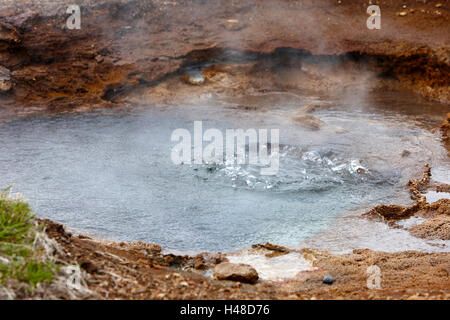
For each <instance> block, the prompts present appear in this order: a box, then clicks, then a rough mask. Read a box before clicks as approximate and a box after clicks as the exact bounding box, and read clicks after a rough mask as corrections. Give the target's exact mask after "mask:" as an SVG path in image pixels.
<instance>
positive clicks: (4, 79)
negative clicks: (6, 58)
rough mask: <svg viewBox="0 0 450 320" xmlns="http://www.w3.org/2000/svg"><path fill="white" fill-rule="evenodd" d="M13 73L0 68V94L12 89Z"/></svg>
mask: <svg viewBox="0 0 450 320" xmlns="http://www.w3.org/2000/svg"><path fill="white" fill-rule="evenodd" d="M12 85H13V84H12V81H11V72H10V71H9V70H8V69H6V68H5V67H2V66H0V92H2V91H3V92H7V91H9V90H11V88H12Z"/></svg>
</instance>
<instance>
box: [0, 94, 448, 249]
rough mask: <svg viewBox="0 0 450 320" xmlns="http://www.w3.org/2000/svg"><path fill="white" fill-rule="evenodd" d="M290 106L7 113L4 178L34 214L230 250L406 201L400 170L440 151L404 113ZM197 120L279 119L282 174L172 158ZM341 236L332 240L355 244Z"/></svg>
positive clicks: (262, 122)
mask: <svg viewBox="0 0 450 320" xmlns="http://www.w3.org/2000/svg"><path fill="white" fill-rule="evenodd" d="M300 103H302V101H300V102H299V104H300ZM296 108H297V107H296V106H295V105H294V104H292V105H290V106H285V105H282V104H281V103H280V104H278V105H274V106H273V108H272V109H270V110H265V111H264V112H258V111H250V112H241V111H236V110H235V109H233V108H231V105H230V108H224V107H223V103H218V104H214V103H205V104H204V105H194V106H190V107H189V108H187V107H168V108H147V109H143V110H131V111H130V110H127V111H125V110H121V111H102V112H96V113H85V114H78V115H70V114H69V115H57V116H42V117H34V118H23V119H18V120H14V121H9V122H6V123H4V124H2V125H1V126H0V138H1V139H0V151H1V152H0V163H1V166H0V177H1V178H2V180H1V183H2V185H4V186H5V187H6V186H8V185H14V189H15V190H16V191H20V192H21V193H23V195H24V197H25V198H26V199H28V200H29V202H30V203H31V205H32V207H33V209H34V210H35V212H36V214H37V215H39V216H45V217H48V218H51V219H54V220H56V221H59V222H62V223H66V224H67V225H69V226H70V227H72V228H76V229H79V230H86V231H88V232H92V233H96V234H104V235H105V236H107V237H108V238H113V239H117V240H124V241H127V240H142V241H147V242H155V243H158V244H160V245H162V246H163V247H165V248H168V249H176V250H194V251H202V250H210V251H228V250H237V249H242V248H246V247H250V246H251V245H252V244H254V243H261V242H263V243H265V242H271V243H276V244H279V245H285V246H298V245H299V244H300V243H302V241H305V240H306V239H310V238H312V237H314V236H315V235H317V234H320V233H321V232H324V231H325V230H328V229H329V228H330V227H331V226H333V224H334V223H335V219H336V218H337V217H338V216H340V215H342V214H343V213H345V212H349V211H350V210H352V209H355V208H359V213H362V211H363V210H365V209H368V208H370V207H372V206H374V205H376V204H379V203H389V202H395V203H401V202H404V203H409V201H410V200H409V196H408V194H407V192H406V190H405V188H404V184H405V183H406V181H407V180H408V179H409V178H410V177H411V175H412V173H415V172H417V171H420V170H421V167H422V166H423V163H424V162H430V163H431V164H432V165H433V163H438V162H439V161H441V160H440V159H441V158H442V157H443V154H444V153H443V152H442V151H441V145H440V142H439V139H438V138H437V137H435V136H434V135H433V134H431V133H429V132H428V131H427V130H425V129H422V128H420V127H418V126H415V125H411V124H408V123H407V122H405V121H403V118H402V117H401V116H400V115H399V116H393V115H386V114H383V113H382V112H380V113H376V112H374V111H371V112H366V113H365V112H355V111H354V110H352V111H351V112H350V111H347V107H346V106H342V108H335V109H330V110H327V111H320V112H318V113H317V117H319V118H320V120H321V121H323V122H324V123H325V124H326V127H324V128H323V129H321V130H316V131H313V130H310V129H308V128H304V127H302V126H299V125H297V124H296V123H295V121H293V120H292V116H293V115H294V114H295V113H296V112H298V111H297V109H296ZM197 120H202V121H203V123H204V124H205V126H207V127H210V128H217V129H219V130H223V132H225V129H227V128H256V129H258V128H279V129H280V151H279V154H280V167H279V171H278V173H277V174H276V175H274V176H262V175H261V174H260V170H259V169H260V168H259V166H258V165H246V164H242V165H238V164H230V163H224V164H213V163H209V164H206V163H204V164H201V165H187V164H185V165H174V164H173V163H172V161H171V159H170V153H171V148H172V147H173V144H172V143H171V140H170V137H171V133H172V132H173V131H174V130H175V129H177V128H187V129H188V130H192V128H193V122H194V121H197ZM399 145H401V146H402V149H407V150H409V151H410V154H411V155H410V156H409V157H408V158H406V159H405V158H402V156H401V151H402V150H399V147H398V146H399ZM364 228H366V229H365V230H366V231H367V232H368V233H370V226H366V225H364ZM362 232H363V231H362ZM344 238H345V237H342V239H337V238H334V239H333V241H334V243H333V245H335V246H339V241H341V245H342V244H343V243H347V244H348V245H349V247H352V246H355V243H354V242H351V243H348V242H345V241H344V242H342V240H343V239H344ZM323 239H324V241H328V240H327V237H323ZM375 242H376V241H375ZM315 245H317V246H325V247H326V246H327V244H326V243H320V244H317V243H315ZM341 247H342V246H341ZM399 249H401V248H399Z"/></svg>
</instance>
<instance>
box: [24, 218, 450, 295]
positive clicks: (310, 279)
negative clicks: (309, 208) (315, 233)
mask: <svg viewBox="0 0 450 320" xmlns="http://www.w3.org/2000/svg"><path fill="white" fill-rule="evenodd" d="M42 222H43V223H45V225H46V228H47V234H48V235H49V237H50V238H52V239H55V240H56V241H57V242H58V243H59V244H60V246H61V247H62V249H63V253H62V254H61V259H63V260H64V261H66V262H67V263H71V264H73V263H76V264H79V265H81V267H82V269H83V270H84V271H83V276H84V279H85V281H86V284H87V287H88V288H89V290H90V291H87V290H86V291H84V292H83V294H82V295H80V296H78V298H84V299H449V298H450V280H449V279H450V278H449V274H450V264H449V261H450V253H422V252H415V251H407V252H399V253H384V252H375V251H371V250H354V252H353V253H352V254H347V255H332V254H329V253H327V252H324V251H319V250H314V249H303V250H302V253H303V255H304V256H305V258H306V259H308V260H309V261H311V263H312V265H313V266H314V267H315V268H316V269H315V270H314V271H305V272H301V273H299V274H298V275H297V276H296V277H295V278H292V279H289V280H286V281H281V282H271V281H262V280H257V274H255V272H254V270H252V268H251V267H249V266H245V265H244V266H239V265H233V264H230V263H227V262H226V258H224V256H223V255H221V254H211V253H203V254H199V255H197V256H195V257H189V256H175V255H171V254H169V255H164V254H162V252H161V247H159V246H158V245H155V244H149V243H142V242H120V243H115V242H108V241H98V240H94V239H90V238H88V237H85V236H74V235H72V234H70V233H68V232H66V231H65V230H64V227H63V226H62V225H59V224H56V223H54V222H51V221H48V220H45V221H42ZM256 247H258V246H256ZM261 247H263V249H264V250H266V252H267V253H268V254H269V255H271V254H273V252H274V251H276V252H278V254H280V253H279V248H280V247H278V246H273V245H270V244H268V245H263V246H259V250H261ZM283 251H284V253H286V252H288V251H289V249H287V248H284V249H283ZM374 265H376V266H378V267H379V268H380V270H381V273H380V276H381V277H380V280H381V281H380V287H379V288H376V287H375V288H374V287H371V286H370V285H369V287H368V281H369V282H370V281H371V280H370V274H368V270H367V268H369V267H371V266H374ZM208 269H213V270H214V274H215V276H216V277H217V278H220V279H224V280H217V279H216V278H214V277H211V276H205V275H204V272H205V270H208ZM369 270H370V269H369ZM325 276H331V278H332V283H324V277H325ZM231 280H233V281H231ZM42 292H45V295H46V297H53V298H70V297H68V296H66V294H65V293H60V291H57V290H53V289H52V286H51V285H47V286H46V287H44V288H40V290H37V291H36V293H35V295H34V296H33V295H31V296H30V295H29V294H28V293H23V292H22V293H21V292H17V293H16V295H17V298H37V297H39V295H40V294H42Z"/></svg>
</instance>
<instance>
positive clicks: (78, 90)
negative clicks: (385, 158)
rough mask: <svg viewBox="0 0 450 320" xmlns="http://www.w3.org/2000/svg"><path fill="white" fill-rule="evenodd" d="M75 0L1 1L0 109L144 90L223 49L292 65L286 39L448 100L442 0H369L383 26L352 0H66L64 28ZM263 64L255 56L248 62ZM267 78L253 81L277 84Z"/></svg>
mask: <svg viewBox="0 0 450 320" xmlns="http://www.w3.org/2000/svg"><path fill="white" fill-rule="evenodd" d="M72 2H74V1H49V0H47V1H43V0H40V1H38V0H34V1H27V2H26V4H25V3H23V2H17V1H12V0H2V1H1V5H0V66H1V69H0V92H3V93H0V94H1V95H2V99H1V104H0V108H1V109H0V111H2V114H3V116H7V115H9V114H11V113H12V114H14V115H17V114H23V113H25V114H29V113H33V112H42V111H48V112H55V111H57V112H60V111H74V110H86V109H91V108H95V107H114V106H117V105H121V102H123V99H122V100H121V99H119V98H123V96H124V95H125V96H127V95H128V94H129V93H130V92H133V91H134V90H135V89H141V88H142V87H145V88H149V90H150V92H151V91H152V90H154V89H152V88H153V87H154V86H156V85H158V84H160V83H162V82H166V81H167V80H170V79H171V78H173V77H176V78H177V79H179V76H180V75H182V74H183V67H185V66H188V65H192V64H193V63H197V62H201V61H210V60H211V59H214V58H217V57H221V56H224V55H226V52H227V50H231V49H232V50H236V51H237V52H240V53H241V56H242V55H247V54H256V55H259V57H264V56H265V55H272V56H275V57H278V58H280V57H281V59H279V60H278V62H279V63H278V64H277V65H276V66H271V67H272V68H271V70H274V69H276V68H277V67H280V65H281V67H283V65H284V66H291V63H290V58H289V57H290V50H300V52H301V53H302V54H304V55H314V56H315V57H321V58H326V57H331V58H335V57H347V58H348V60H350V61H352V62H361V61H362V62H363V64H364V66H365V68H366V69H368V70H370V71H372V72H374V73H375V75H376V76H377V77H378V78H380V79H390V80H392V81H394V83H395V84H394V85H395V86H396V87H401V86H404V87H407V88H409V89H412V90H414V91H416V92H418V93H420V94H421V95H423V96H425V97H427V98H430V99H435V100H439V101H441V102H445V103H448V102H449V101H450V95H449V92H450V90H449V84H448V74H449V70H450V64H449V63H450V58H449V57H450V56H449V52H450V51H449V42H448V41H449V40H448V36H447V35H448V26H449V7H448V6H449V4H448V1H440V2H438V1H416V0H406V1H403V2H401V3H400V2H398V1H378V2H377V3H378V4H379V5H380V7H381V10H382V27H381V29H380V30H368V29H367V28H366V20H367V18H368V14H367V13H366V10H367V7H368V5H369V4H368V3H366V1H356V0H353V1H337V0H319V1H312V0H304V1H288V0H279V1H274V0H272V1H269V0H264V1H251V0H248V1H198V0H189V1H172V2H169V1H159V0H154V1H142V0H113V1H95V2H92V1H75V2H76V3H78V4H80V5H81V19H82V26H81V29H80V30H69V29H68V28H67V26H66V19H67V17H68V14H66V9H67V5H68V4H69V3H70V4H72ZM261 55H262V56H261ZM231 59H237V60H239V55H238V57H236V55H234V56H233V57H232V58H231ZM258 67H259V68H258ZM266 69H267V66H266V65H265V64H264V63H262V64H259V65H258V66H257V68H256V69H255V68H252V69H250V70H249V72H254V73H255V72H256V73H258V72H260V73H261V71H262V70H266ZM225 71H226V70H225ZM247 75H248V73H244V74H243V75H242V76H241V78H242V79H241V80H244V81H245V77H246V76H247ZM275 80H276V79H270V81H269V80H266V81H264V83H259V84H257V83H252V85H255V87H254V88H255V89H256V90H268V89H271V88H273V87H277V88H278V89H283V86H285V85H286V81H284V82H283V83H277V82H276V81H275ZM235 89H236V90H244V89H245V88H240V87H239V86H238V87H237V88H235ZM181 101H183V100H181Z"/></svg>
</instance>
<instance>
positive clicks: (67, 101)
mask: <svg viewBox="0 0 450 320" xmlns="http://www.w3.org/2000/svg"><path fill="white" fill-rule="evenodd" d="M73 2H74V1H28V2H27V4H24V3H17V2H15V1H6V0H3V1H1V0H0V123H1V124H3V123H5V124H8V123H11V121H18V122H14V123H18V124H21V123H25V124H26V123H27V122H26V121H28V119H39V117H43V116H45V117H50V119H53V118H51V117H53V116H55V115H57V116H60V115H66V114H70V115H71V116H73V114H83V115H84V114H86V113H88V112H96V111H100V112H105V111H106V112H109V111H112V112H114V111H117V110H145V109H148V108H168V107H171V106H182V107H183V108H187V109H188V110H189V108H194V107H195V106H198V104H199V103H202V104H208V103H212V102H214V103H216V104H218V105H219V106H225V107H226V108H228V109H231V110H232V112H234V113H235V114H237V117H240V116H242V117H243V118H252V117H256V116H254V115H260V114H262V113H266V114H268V115H270V116H271V115H272V113H270V112H271V108H272V107H273V105H277V104H283V105H287V104H289V105H291V106H294V109H292V110H294V111H295V112H294V111H293V112H291V113H288V114H286V115H284V114H283V116H285V117H286V118H287V119H288V121H290V122H289V125H293V124H295V126H299V127H301V128H302V130H304V131H302V132H303V133H305V135H310V134H311V136H313V133H317V132H321V131H322V130H325V129H326V130H333V132H334V133H335V134H336V135H340V134H344V135H345V134H347V133H348V132H347V131H348V130H344V129H343V128H342V127H337V126H330V125H328V122H327V119H328V120H329V118H330V117H329V114H326V113H325V115H326V116H328V118H327V117H324V113H323V112H329V110H333V108H334V107H335V106H336V105H341V106H344V107H345V108H347V110H344V111H347V112H348V111H349V110H348V108H353V107H354V106H364V108H363V111H364V112H365V113H366V114H372V113H371V112H373V114H383V115H384V116H386V118H387V119H389V117H391V119H394V120H392V126H393V127H396V126H398V127H400V126H403V125H404V124H411V125H413V126H414V127H415V128H420V130H422V131H420V132H421V133H420V134H419V133H417V131H414V130H413V131H411V132H413V133H414V135H413V136H412V137H411V141H415V142H417V141H419V142H422V144H421V143H419V142H417V144H413V145H414V146H416V147H417V149H414V148H409V149H408V147H410V146H411V145H410V144H409V143H410V141H409V140H408V139H407V138H405V137H404V136H401V137H400V138H401V139H400V140H401V141H404V144H402V145H398V148H397V146H395V147H394V148H395V149H398V150H396V153H395V155H394V153H392V156H391V158H390V160H391V162H392V167H393V168H394V169H393V170H394V171H395V170H396V168H397V167H399V168H402V173H401V174H399V176H400V177H399V178H398V181H400V182H402V183H403V184H402V188H404V190H403V191H404V194H403V195H405V194H406V195H407V196H408V197H409V196H410V197H411V199H409V200H410V201H409V202H408V203H405V199H404V197H403V198H402V197H400V196H399V201H400V202H401V203H398V204H392V203H389V204H380V203H377V205H376V206H373V205H372V206H371V207H373V208H372V209H371V208H366V207H364V206H362V208H363V209H361V210H362V211H361V210H360V211H358V212H359V213H358V219H360V221H363V222H362V223H369V224H370V223H373V226H375V225H377V226H380V225H382V226H384V227H386V229H385V230H386V231H385V232H386V234H387V233H389V232H390V233H392V232H396V231H397V230H401V231H406V232H407V233H408V235H410V236H411V239H419V240H420V241H422V240H423V241H428V242H427V245H428V246H429V247H432V248H435V250H432V249H429V250H423V251H422V250H420V249H421V248H419V247H417V248H414V247H413V248H412V249H411V250H408V251H406V250H405V251H400V252H383V251H379V250H376V249H370V250H369V249H355V250H353V251H352V252H348V253H345V254H342V253H341V254H337V253H336V252H335V251H336V250H333V248H332V245H331V243H332V242H333V241H330V245H329V246H328V247H327V244H326V241H323V240H322V241H319V240H320V239H319V238H321V237H322V236H323V237H325V236H324V234H323V233H319V235H318V236H316V237H315V238H313V239H309V240H308V241H306V242H305V244H306V245H304V246H302V247H301V248H300V247H296V248H291V247H290V246H289V247H287V246H279V244H270V243H267V244H256V243H255V244H254V245H253V247H252V248H251V249H250V248H249V249H245V250H244V251H243V252H240V253H236V252H233V253H229V254H223V253H212V252H202V253H198V252H196V253H193V254H187V253H185V252H184V253H179V252H176V251H172V253H169V252H167V250H164V249H167V248H164V249H163V248H161V247H160V246H159V245H156V244H150V243H144V242H135V241H134V242H120V241H116V242H115V241H106V240H98V239H97V240H96V239H92V238H90V237H88V236H86V235H80V234H79V233H83V232H76V233H77V234H78V235H74V234H72V233H70V232H68V231H67V228H70V227H72V226H71V225H70V224H69V225H67V226H66V227H67V228H66V229H65V228H64V227H63V226H62V225H60V224H58V223H56V222H53V221H51V220H40V221H41V223H43V224H44V225H45V226H46V228H47V229H46V230H47V234H48V235H49V237H50V238H52V239H55V240H56V241H57V242H58V244H59V245H60V246H61V248H62V251H61V252H60V253H59V255H60V257H59V258H60V259H61V260H64V261H66V262H70V263H77V264H79V265H81V267H82V268H83V270H84V271H83V277H84V280H85V281H86V285H87V287H88V288H89V291H85V292H84V293H83V294H80V295H79V296H78V298H86V299H96V298H100V299H116V298H117V299H449V297H450V280H449V279H450V278H449V274H450V253H449V251H448V240H450V207H449V205H450V203H449V201H450V200H448V199H444V198H446V197H447V198H448V196H445V195H448V193H449V192H450V189H449V183H450V181H449V180H448V168H449V166H450V165H449V161H448V160H449V159H448V151H449V150H450V149H449V138H448V130H449V121H450V118H449V116H450V114H449V112H450V108H449V104H450V88H449V79H450V43H449V41H450V39H449V35H448V30H449V27H450V22H449V6H450V4H449V2H448V1H412V0H408V1H403V2H398V1H378V2H376V3H375V4H378V5H379V6H380V7H381V12H382V13H381V14H382V25H381V29H380V30H369V29H367V28H366V20H367V18H368V15H367V13H366V9H367V7H368V5H369V3H368V2H367V1H329V0H319V1H287V0H286V1H282V0H279V1H275V0H273V1H266V0H262V1H194V0H192V1H173V2H168V1H139V0H129V1H125V0H123V1H118V0H113V1H95V2H91V1H78V2H77V3H78V4H79V5H80V7H81V18H82V20H81V21H82V24H81V29H79V30H70V29H68V28H67V26H66V19H67V16H68V15H67V14H66V9H67V5H69V4H73ZM75 2H76V1H75ZM280 93H282V94H281V95H280ZM386 93H388V98H387V96H386ZM299 96H301V97H309V98H308V99H304V100H301V99H300V101H302V102H298V100H296V99H297V98H295V99H293V98H292V97H299ZM280 97H281V98H280ZM288 97H289V98H288ZM312 97H315V98H312ZM317 97H318V98H317ZM392 97H394V98H392ZM289 99H291V100H289ZM374 101H375V102H374ZM377 101H378V102H377ZM218 102H220V103H218ZM368 102H370V103H368ZM368 105H371V106H375V107H374V109H370V110H369V109H368ZM380 105H383V107H379V106H380ZM225 107H224V108H225ZM375 109H376V110H377V111H376V112H375V111H374V110H375ZM192 110H193V109H192ZM292 110H291V111H292ZM355 110H356V109H355ZM368 110H369V111H370V112H369V111H368ZM380 110H381V111H380ZM338 111H339V112H341V111H342V110H338ZM359 111H361V110H359ZM321 112H322V113H321ZM393 114H394V115H395V116H392V115H393ZM398 115H401V119H402V120H401V121H399V120H398V119H399V118H398V117H397V116H398ZM383 119H384V118H383ZM20 121H25V122H20ZM51 121H53V120H51ZM364 121H367V122H364ZM370 121H371V120H367V119H365V118H364V120H362V123H360V125H361V126H364V125H365V124H366V123H367V124H369V123H372V122H370ZM397 121H398V122H397ZM46 125H47V123H46ZM15 127H17V126H15V125H13V129H14V128H15ZM8 130H9V129H8ZM8 130H6V131H1V132H13V133H14V134H16V133H17V131H14V130H13V131H11V130H10V131H8ZM19 132H22V130H19ZM395 132H396V134H397V133H398V132H397V131H395ZM422 132H423V133H424V134H422ZM369 133H370V132H369ZM369 133H368V136H367V137H368V141H369V140H370V139H371V135H370V134H369ZM416 133H417V136H416V135H415V134H416ZM17 134H18V133H17ZM31 135H32V134H31ZM399 136H400V134H399ZM2 138H8V137H7V136H2ZM426 139H428V140H426ZM423 141H432V142H433V145H432V146H430V147H429V150H428V151H429V154H428V153H427V151H424V150H425V149H424V148H422V146H423V144H424V143H423ZM361 144H363V143H361ZM425 144H426V143H425ZM6 145H7V144H6V143H5V144H3V145H2V147H3V148H5V149H3V151H5V152H6V151H7V152H11V153H13V151H10V150H14V149H13V148H11V146H10V145H9V147H8V148H10V149H6V147H5V146H6ZM32 147H33V146H31V147H30V150H31V148H32ZM391 147H392V146H391ZM382 148H383V147H382V146H381V147H380V150H381V149H382ZM421 148H422V149H421ZM385 149H386V150H390V149H389V148H385ZM27 150H28V149H27ZM386 150H385V152H388V151H386ZM17 154H19V153H17ZM382 154H383V153H382V152H381V151H380V153H379V154H376V155H375V156H373V159H372V160H373V163H376V161H375V159H377V157H378V158H382ZM19 155H20V154H19ZM1 159H2V160H3V161H5V163H6V161H7V160H6V159H7V158H6V157H2V158H1ZM8 159H9V158H8ZM14 159H15V158H14ZM8 161H9V160H8ZM18 161H19V162H20V160H18ZM426 162H431V164H430V166H431V168H430V166H429V165H428V164H427V165H426ZM424 165H426V166H425V170H424V169H423V168H424ZM11 168H12V166H11ZM434 169H435V170H436V171H433V170H434ZM360 170H366V169H361V168H360ZM8 171H9V169H8V170H6V171H5V172H6V173H5V177H6V176H7V173H8ZM357 173H360V172H357ZM5 177H3V179H6V178H5ZM408 180H409V182H408ZM398 181H397V183H399V182H398ZM383 183H384V180H383ZM380 184H381V183H380ZM4 187H6V186H4ZM17 191H21V190H17ZM370 203H372V202H370ZM36 214H37V215H38V216H39V212H36ZM99 224H101V222H99ZM344 224H345V222H344ZM338 226H339V225H338ZM377 230H383V229H377ZM337 232H338V233H339V232H340V233H341V234H343V233H344V232H343V231H342V229H341V230H340V231H339V230H338V231H337ZM327 236H328V237H330V239H335V236H334V235H333V233H332V232H331V233H330V232H329V233H328V234H327ZM346 236H347V237H351V234H344V235H343V236H342V235H341V236H340V238H342V237H344V238H345V237H346ZM323 237H322V238H323ZM318 239H319V240H318ZM376 239H377V240H378V241H380V242H386V241H387V240H386V239H388V238H386V237H384V238H383V235H380V236H379V237H376ZM390 239H393V238H390ZM419 240H418V241H419ZM155 242H157V241H155ZM411 243H412V244H411V246H414V244H415V243H416V242H413V241H412V240H411ZM308 244H310V245H311V247H314V248H315V249H311V248H308V246H307V245H308ZM219 245H220V244H219ZM381 247H382V248H385V247H386V246H381ZM317 248H320V250H319V249H317ZM408 248H410V247H408ZM170 249H172V248H170ZM241 249H244V248H241ZM332 251H333V252H334V253H330V252H332ZM255 257H262V258H264V259H266V260H264V263H265V264H266V265H265V267H261V265H260V264H259V265H258V266H259V269H258V268H257V269H258V273H259V277H260V280H259V281H257V282H256V283H255V284H249V283H242V281H240V282H239V281H238V282H236V281H227V280H225V281H221V280H217V279H215V278H214V277H213V276H212V273H213V270H214V268H215V267H216V265H218V264H221V263H225V262H227V261H229V262H233V263H234V262H249V261H250V262H249V263H250V264H251V263H252V261H253V263H255V262H254V261H255V259H260V258H255ZM293 257H294V258H293ZM299 257H301V259H300V258H299ZM262 258H261V259H262ZM277 259H278V260H277ZM283 259H285V260H283ZM292 259H298V261H299V262H298V264H300V265H301V266H305V268H304V269H303V270H300V271H299V270H297V269H295V268H294V269H295V270H294V271H292V272H293V276H292V277H289V278H284V279H278V278H277V275H273V272H271V271H273V270H270V269H271V268H272V269H273V268H275V267H274V266H277V265H278V266H279V265H283V264H284V265H285V264H287V263H291V262H292ZM258 261H259V260H258ZM267 261H269V262H267ZM270 261H271V262H270ZM295 261H297V260H295ZM374 265H376V266H378V267H379V268H380V269H381V271H382V277H381V285H380V287H378V288H375V289H374V288H369V287H368V285H367V281H368V274H367V270H368V268H369V267H371V266H374ZM271 266H272V267H271ZM297 267H298V266H297ZM300 269H301V268H300ZM284 270H285V269H284ZM327 275H331V276H332V277H333V278H334V282H333V283H332V284H326V283H324V282H323V278H324V276H327ZM251 278H252V277H251V276H250V277H247V278H246V279H244V282H254V279H251ZM240 280H242V278H241V279H240ZM14 285H15V284H14V283H13V284H12V285H11V286H12V287H11V288H10V289H12V290H13V291H14V295H15V297H16V298H39V297H46V298H73V297H72V296H67V295H66V294H65V293H64V292H59V291H58V290H57V288H55V287H54V286H53V285H52V284H51V283H50V284H43V285H42V286H41V287H39V289H38V290H36V291H35V292H33V293H32V294H31V293H30V292H28V291H24V290H22V289H21V287H20V286H18V285H16V287H14Z"/></svg>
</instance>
